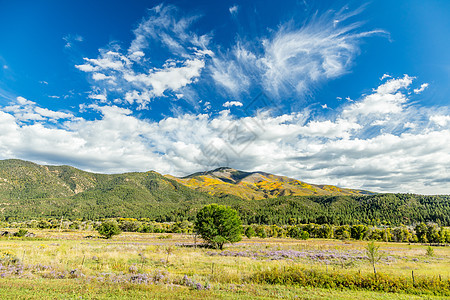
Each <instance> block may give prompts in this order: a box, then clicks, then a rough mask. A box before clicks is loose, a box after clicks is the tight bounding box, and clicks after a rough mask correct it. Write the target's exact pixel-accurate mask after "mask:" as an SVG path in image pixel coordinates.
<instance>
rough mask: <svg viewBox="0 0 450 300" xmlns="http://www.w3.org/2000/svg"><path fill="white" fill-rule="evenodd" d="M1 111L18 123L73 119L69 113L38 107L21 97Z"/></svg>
mask: <svg viewBox="0 0 450 300" xmlns="http://www.w3.org/2000/svg"><path fill="white" fill-rule="evenodd" d="M2 110H3V111H4V112H8V113H10V114H12V115H13V116H14V118H15V119H16V120H17V121H19V122H30V121H51V122H56V121H57V120H59V119H72V118H73V117H74V116H73V115H72V114H71V113H66V112H61V111H52V110H49V109H47V108H42V107H39V106H38V105H37V104H36V102H33V101H30V100H28V99H25V98H24V97H21V96H19V97H17V98H16V102H13V103H10V104H9V105H8V106H5V107H3V108H2Z"/></svg>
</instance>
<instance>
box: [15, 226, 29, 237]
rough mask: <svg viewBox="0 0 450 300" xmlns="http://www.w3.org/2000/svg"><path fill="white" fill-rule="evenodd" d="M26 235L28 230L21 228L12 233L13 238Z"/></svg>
mask: <svg viewBox="0 0 450 300" xmlns="http://www.w3.org/2000/svg"><path fill="white" fill-rule="evenodd" d="M27 233H28V230H25V229H23V228H21V229H19V231H17V232H16V233H14V236H17V237H24V236H25V235H26V234H27Z"/></svg>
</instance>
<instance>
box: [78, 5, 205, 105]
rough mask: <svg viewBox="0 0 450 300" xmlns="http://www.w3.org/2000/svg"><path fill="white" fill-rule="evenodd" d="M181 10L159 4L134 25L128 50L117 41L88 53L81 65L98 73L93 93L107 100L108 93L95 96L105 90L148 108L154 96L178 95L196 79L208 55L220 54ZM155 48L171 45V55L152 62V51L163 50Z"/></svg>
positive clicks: (127, 102) (94, 80) (95, 74)
mask: <svg viewBox="0 0 450 300" xmlns="http://www.w3.org/2000/svg"><path fill="white" fill-rule="evenodd" d="M177 14H178V12H177V9H176V8H175V7H173V6H170V5H169V6H166V5H159V6H156V7H154V8H153V9H151V10H149V15H148V17H146V18H144V19H143V20H142V22H141V23H140V24H139V25H138V26H137V28H136V29H135V30H134V34H135V38H134V40H133V41H132V42H131V44H130V46H129V48H128V49H127V50H125V51H123V50H121V49H120V47H119V46H118V44H117V43H112V44H110V45H109V46H108V47H106V48H103V49H100V50H99V55H98V57H97V58H87V57H85V58H84V61H85V63H84V64H79V65H75V67H76V68H77V69H79V70H80V71H83V72H86V73H92V77H91V78H92V80H93V81H91V83H92V91H93V92H92V93H91V96H90V98H91V99H97V100H100V101H105V100H106V98H105V97H103V96H105V95H104V94H102V95H101V96H92V95H95V94H97V91H98V90H105V91H106V92H107V94H108V96H111V97H112V98H115V99H123V100H125V101H120V100H117V101H115V103H122V104H129V105H136V104H137V105H139V106H138V108H139V109H145V108H148V104H149V103H150V102H151V101H152V100H153V99H154V98H156V97H165V96H173V97H172V98H176V94H181V93H183V92H182V91H181V90H182V89H184V88H186V87H187V86H189V85H190V84H192V83H194V82H196V81H197V80H198V78H199V77H200V76H201V73H202V70H203V69H204V67H205V60H206V58H207V57H211V56H213V55H214V53H213V52H212V51H211V50H209V49H208V48H207V46H208V44H209V37H208V36H207V35H197V34H196V33H193V32H190V31H189V27H190V25H191V24H192V22H194V21H195V20H196V18H197V17H196V16H193V17H180V18H176V17H175V16H176V15H177ZM153 47H160V48H161V47H162V48H166V50H169V52H171V54H170V55H169V56H168V57H165V58H164V59H161V58H160V57H158V58H157V59H155V61H162V63H160V64H156V63H154V62H152V61H150V58H149V57H152V55H150V56H148V55H146V53H148V52H150V53H152V54H153V53H157V52H161V51H152V50H153ZM158 50H160V49H158ZM153 56H155V54H153ZM183 94H185V95H186V93H183ZM187 94H189V93H187ZM190 94H192V93H190ZM169 99H170V98H169Z"/></svg>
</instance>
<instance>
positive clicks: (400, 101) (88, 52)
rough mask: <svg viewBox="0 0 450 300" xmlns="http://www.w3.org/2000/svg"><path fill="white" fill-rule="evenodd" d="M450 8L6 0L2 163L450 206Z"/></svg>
mask: <svg viewBox="0 0 450 300" xmlns="http://www.w3.org/2000/svg"><path fill="white" fill-rule="evenodd" d="M449 15H450V1H446V0H441V1H438V0H429V1H417V0H404V1H402V0H399V1H388V0H378V1H368V2H362V1H308V0H304V1H298V0H295V1H294V0H288V1H257V0H254V1H225V0H224V1H200V0H198V1H195V0H191V1H164V2H159V1H114V0H113V1H111V0H110V1H104V0H98V1H86V0H80V1H59V0H54V1H50V0H43V1H32V0H29V1H25V0H17V1H7V0H0V159H10V158H18V159H24V160H29V161H33V162H36V163H40V164H51V165H62V164H66V165H71V166H74V167H77V168H80V169H83V170H86V171H93V172H99V173H120V172H132V171H148V170H154V171H157V172H159V173H162V174H172V175H175V176H185V175H188V174H191V173H194V172H198V171H206V170H211V169H215V168H217V167H223V166H228V167H232V168H235V169H239V170H244V171H264V172H269V173H274V174H277V175H284V176H289V177H292V178H296V179H299V180H302V181H306V182H309V183H315V184H333V185H338V186H340V187H347V188H360V189H366V190H370V191H374V192H409V193H420V194H450V99H449V95H450V89H449V87H450V51H448V49H450V39H449V38H448V37H449V35H450V18H448V16H449Z"/></svg>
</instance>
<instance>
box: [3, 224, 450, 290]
mask: <svg viewBox="0 0 450 300" xmlns="http://www.w3.org/2000/svg"><path fill="white" fill-rule="evenodd" d="M3 230H9V229H3ZM12 231H14V230H12ZM32 232H33V233H34V234H36V236H35V237H33V238H16V237H1V238H0V264H1V266H0V295H2V299H39V298H40V299H42V298H44V299H46V298H51V299H106V298H107V299H124V298H129V299H271V298H288V299H423V298H427V299H441V298H442V299H443V298H445V297H448V296H449V295H450V294H448V289H449V285H450V284H449V283H450V281H449V279H450V248H448V247H433V248H432V249H433V253H432V255H431V253H430V250H429V248H428V246H425V245H418V244H416V245H414V244H411V245H409V244H407V243H403V244H401V243H377V245H379V246H380V250H381V251H382V252H383V257H382V259H381V261H380V262H378V263H377V264H376V268H377V272H378V275H377V277H374V274H373V267H372V265H370V263H369V262H368V260H367V258H366V252H365V249H366V247H367V242H366V241H339V240H325V239H310V240H305V241H303V240H295V239H288V238H286V239H277V238H270V239H260V238H252V239H246V238H244V239H243V240H242V241H241V242H239V243H237V244H234V245H226V246H225V248H224V250H223V251H219V250H214V249H208V248H205V247H200V241H198V240H195V239H194V237H193V236H192V235H182V234H152V233H122V234H120V235H119V236H115V237H114V238H112V239H110V240H106V239H102V238H99V237H98V234H97V233H96V232H90V231H75V230H74V231H68V230H66V231H58V230H34V229H33V230H32ZM427 250H428V253H427ZM299 274H303V275H305V276H304V277H301V276H300V275H299ZM299 276H300V277H299ZM413 277H414V282H413ZM327 278H328V279H330V278H334V279H336V280H335V281H334V282H339V280H341V281H342V282H349V281H352V280H356V281H355V282H356V283H355V284H354V285H347V283H343V284H337V285H336V286H333V284H331V285H330V282H329V281H327V280H328V279H327ZM355 278H356V279H355ZM366 281H367V282H366ZM374 281H375V282H377V288H374V285H371V282H374ZM361 282H366V283H365V285H364V284H361ZM358 284H359V286H358ZM383 285H384V286H385V287H384V288H379V287H380V286H383ZM398 286H401V287H402V288H397V290H396V287H398ZM372 289H376V290H375V291H374V290H372ZM377 289H378V290H377ZM388 291H396V292H388Z"/></svg>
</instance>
